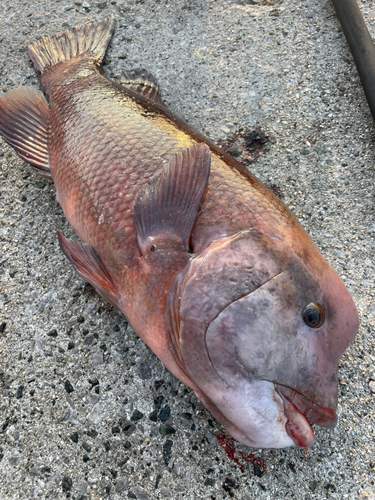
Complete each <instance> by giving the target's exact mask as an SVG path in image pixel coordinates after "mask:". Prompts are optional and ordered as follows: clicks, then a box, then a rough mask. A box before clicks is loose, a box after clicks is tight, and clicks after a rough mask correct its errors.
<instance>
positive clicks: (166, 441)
mask: <svg viewBox="0 0 375 500" xmlns="http://www.w3.org/2000/svg"><path fill="white" fill-rule="evenodd" d="M359 4H360V7H361V9H362V11H363V14H364V17H365V20H366V22H367V25H368V27H369V30H370V32H371V33H372V35H373V36H375V8H374V4H373V2H372V0H362V1H360V2H359ZM0 11H1V16H0V46H1V50H0V69H1V71H0V94H1V95H2V94H3V93H5V92H6V91H8V90H10V89H12V88H14V87H16V86H19V85H32V86H35V87H38V81H37V78H36V74H35V71H34V69H33V67H32V64H31V62H30V61H29V59H28V56H27V53H26V43H27V41H28V40H31V39H36V38H38V37H41V36H44V35H47V34H55V33H57V32H59V31H62V30H64V29H68V28H69V27H72V26H75V25H79V24H83V23H86V22H89V21H91V20H99V19H102V18H103V17H105V16H107V15H108V14H110V13H111V12H113V13H114V14H115V16H116V19H117V29H116V32H115V35H114V37H113V40H112V43H111V46H110V49H109V51H108V54H107V57H106V61H105V65H104V72H105V74H106V75H107V76H108V77H110V78H114V77H116V76H119V75H120V74H121V71H122V70H123V69H130V68H135V67H143V68H146V69H147V70H149V71H151V72H152V73H153V74H154V75H156V77H157V78H158V80H159V83H160V86H161V89H162V91H163V99H164V101H165V102H166V103H167V104H168V106H170V108H171V109H172V110H173V111H174V112H175V113H177V114H178V115H180V116H182V117H183V118H185V119H186V120H187V121H188V122H189V123H190V124H191V125H193V126H194V127H196V128H197V129H198V130H200V131H202V132H203V133H205V134H206V135H207V136H209V137H210V138H211V139H213V140H215V141H218V142H220V143H221V144H223V145H226V147H228V148H231V153H232V154H233V155H234V156H237V157H239V158H240V159H241V160H242V161H243V162H244V163H245V164H246V165H247V166H248V168H250V170H251V171H252V172H253V173H254V174H256V175H257V176H258V177H259V178H260V179H261V180H262V181H263V182H265V183H266V184H267V185H269V186H270V187H271V188H272V189H274V190H275V192H277V193H278V194H279V195H280V196H282V198H283V201H284V203H285V204H286V205H287V206H288V207H289V208H290V209H291V210H292V211H293V212H294V213H295V215H296V216H297V217H298V219H299V220H300V222H301V223H302V225H303V226H304V227H305V228H306V229H307V231H308V233H309V234H310V235H311V237H312V239H313V240H314V242H315V243H316V245H317V246H318V247H319V249H320V251H321V252H322V254H323V255H324V256H325V257H326V258H327V259H328V261H329V262H330V263H331V265H332V266H333V267H334V268H335V269H336V271H337V272H338V273H339V275H340V276H341V277H342V279H343V280H344V282H345V284H346V286H347V287H348V289H349V290H350V292H351V293H352V295H353V297H354V300H355V302H356V304H357V307H358V310H359V313H360V320H361V326H360V331H359V333H358V336H357V338H356V340H355V342H354V343H353V344H352V345H351V346H350V347H349V349H348V350H347V351H346V353H345V354H344V355H343V356H342V358H341V360H340V371H339V394H340V399H339V410H338V412H339V423H338V426H337V428H336V429H334V430H333V431H327V430H324V429H316V441H317V442H316V444H315V445H314V447H313V448H311V449H309V450H307V451H306V452H304V451H302V450H299V449H286V450H249V449H248V448H246V447H244V446H242V445H239V444H238V443H235V449H236V452H235V453H236V454H235V457H237V458H238V459H239V458H240V452H242V453H243V454H244V455H245V457H246V456H247V455H248V454H249V452H251V451H252V452H253V453H254V455H255V456H256V457H260V458H261V459H263V460H264V461H265V463H266V466H267V470H266V471H263V470H262V468H261V467H259V466H258V465H252V464H251V463H249V462H244V461H243V460H242V461H241V460H240V463H241V464H242V465H243V467H242V468H239V467H238V465H237V464H236V463H235V462H234V461H233V460H230V459H229V458H228V456H227V454H226V452H225V450H224V449H223V448H222V447H221V446H220V444H219V442H218V439H217V437H216V436H217V435H218V434H220V432H222V429H221V428H220V426H219V425H218V424H217V423H216V422H215V420H214V419H213V418H212V417H211V415H210V414H209V413H208V412H207V411H206V410H205V408H204V407H203V406H202V405H201V404H200V403H199V402H198V401H197V399H196V398H195V396H194V394H193V393H192V392H191V391H190V390H189V389H187V388H186V387H185V386H184V385H183V384H181V383H180V382H179V381H178V380H176V379H175V378H174V377H173V376H172V375H170V374H169V372H168V371H167V370H166V369H165V368H164V367H163V365H162V364H161V363H160V362H159V361H158V360H157V359H156V357H155V356H154V355H153V353H152V352H150V351H149V349H148V348H147V347H146V346H145V345H144V344H143V343H142V342H141V341H140V340H139V339H138V338H137V336H136V335H135V333H134V332H133V331H132V329H131V328H130V327H129V325H128V323H127V321H126V319H125V318H124V317H123V316H122V315H121V314H120V313H119V312H118V311H116V310H115V309H114V308H113V307H111V306H110V305H108V304H107V303H105V302H104V301H103V300H102V299H101V298H100V297H99V296H98V295H97V294H96V293H95V291H94V290H93V288H92V287H91V286H89V285H87V284H85V283H84V282H83V281H82V280H80V279H79V278H78V277H77V276H76V275H75V274H74V272H73V269H72V267H71V266H70V265H69V263H68V262H67V261H66V259H65V257H64V256H63V254H62V253H61V252H60V250H59V248H58V244H57V237H56V230H57V229H59V230H61V231H62V232H63V233H64V234H65V235H66V236H67V237H71V236H72V230H71V229H70V228H69V226H68V224H67V222H66V221H65V219H64V217H63V214H62V211H61V209H60V207H59V205H58V203H57V201H56V198H55V191H54V188H53V185H52V183H50V182H49V181H47V180H44V179H42V178H40V177H39V176H38V174H37V173H34V172H33V171H32V169H31V168H30V167H28V166H27V165H26V164H24V163H23V162H22V161H21V160H20V159H19V158H18V157H17V156H16V154H15V153H14V152H13V151H12V150H11V148H10V147H8V146H7V145H6V144H5V143H4V142H3V141H1V143H0V164H1V179H0V180H1V185H0V189H1V192H0V194H1V197H0V211H1V212H0V236H1V242H0V280H1V294H0V395H1V396H0V397H1V399H0V477H1V480H0V498H1V499H4V500H5V499H28V498H40V499H53V498H56V499H60V498H61V499H64V498H70V499H75V500H78V499H79V500H83V499H85V500H86V499H93V500H94V499H107V498H108V499H114V500H117V499H123V498H135V499H152V500H153V499H165V498H169V499H176V500H182V499H186V500H190V499H191V500H193V499H194V500H198V499H212V500H216V499H224V498H236V499H241V500H249V499H255V498H256V499H284V498H288V499H291V498H294V499H298V500H299V499H305V500H310V499H326V498H329V499H340V500H341V499H348V500H354V499H358V498H359V499H375V484H374V482H375V445H374V438H375V428H374V417H375V414H374V409H375V387H374V384H375V376H374V361H375V350H374V325H375V291H374V266H375V260H374V255H375V254H374V238H375V218H374V206H375V203H374V201H375V200H374V179H375V169H374V156H375V133H374V123H373V121H372V118H371V114H370V111H369V109H368V107H367V103H366V101H365V98H364V95H363V91H362V88H361V84H360V81H359V78H358V76H357V73H356V69H355V66H354V63H353V60H352V57H351V55H350V53H349V50H348V48H347V45H346V42H345V38H344V36H343V33H342V30H341V28H340V26H339V24H338V21H337V19H336V17H335V14H334V10H333V7H332V5H331V3H330V1H328V0H320V1H317V2H312V1H308V0H284V1H278V0H257V1H250V0H237V1H230V0H216V1H213V0H207V1H205V0H174V1H172V0H127V1H126V2H125V1H122V0H111V1H101V2H81V1H76V2H70V1H68V0H50V1H47V0H34V1H33V2H21V1H20V0H13V1H12V2H11V1H9V0H0Z"/></svg>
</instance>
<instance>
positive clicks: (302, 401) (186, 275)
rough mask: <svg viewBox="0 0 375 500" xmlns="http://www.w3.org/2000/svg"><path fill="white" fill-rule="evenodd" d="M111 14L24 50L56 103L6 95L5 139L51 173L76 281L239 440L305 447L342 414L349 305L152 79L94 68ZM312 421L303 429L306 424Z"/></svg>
mask: <svg viewBox="0 0 375 500" xmlns="http://www.w3.org/2000/svg"><path fill="white" fill-rule="evenodd" d="M113 29H114V20H113V18H107V19H104V20H103V21H100V22H98V23H92V24H89V25H87V26H83V27H78V28H74V29H73V30H71V31H68V32H65V33H61V34H58V35H54V36H50V37H45V38H42V39H41V40H39V41H35V42H31V43H30V44H29V55H30V57H31V59H32V61H33V63H34V65H35V67H36V69H37V71H38V73H39V76H40V81H41V85H42V87H43V88H44V90H45V91H46V93H47V95H48V96H49V99H50V107H48V104H47V101H46V100H45V98H44V96H43V95H42V94H41V93H40V92H38V91H36V90H34V89H30V88H27V87H26V88H25V87H24V88H20V89H15V90H13V91H11V92H9V93H8V94H6V95H5V96H4V97H3V98H1V99H0V133H1V134H2V135H3V137H4V139H5V140H6V141H7V142H8V143H9V144H10V145H11V146H13V147H14V149H15V150H16V151H17V152H18V154H19V155H20V156H21V157H22V158H23V159H25V160H26V161H28V162H29V163H30V164H31V165H32V166H33V167H34V168H35V169H37V170H39V171H40V173H41V174H42V175H44V176H45V177H48V178H50V179H52V180H53V181H54V184H55V187H56V191H57V199H58V201H59V203H60V204H61V206H62V208H63V211H64V213H65V215H66V217H67V219H68V221H69V223H70V224H71V225H72V227H73V229H74V230H75V232H76V233H77V235H78V237H79V238H80V240H81V241H70V240H67V239H66V238H65V237H64V235H63V234H62V233H60V232H58V239H59V243H60V247H61V249H62V251H63V252H64V254H65V255H66V256H67V258H68V259H69V261H70V262H71V264H72V265H73V266H74V268H75V270H76V272H77V273H78V275H79V276H81V278H83V279H84V280H86V281H87V282H89V283H91V284H92V285H93V286H94V287H95V288H96V289H97V291H98V292H99V293H100V294H101V295H102V296H104V297H105V298H106V299H107V300H109V301H110V302H111V303H112V304H113V305H114V306H115V307H117V308H118V309H120V310H121V311H122V312H123V313H124V314H125V315H126V317H127V319H128V320H129V322H130V323H131V325H132V327H133V328H134V330H135V331H136V332H137V334H138V335H139V336H140V337H141V338H142V339H143V340H144V341H145V342H146V343H147V345H148V346H149V347H150V348H151V349H152V350H153V352H154V353H155V354H156V355H157V356H158V357H159V358H160V359H161V361H162V362H163V363H164V364H165V366H166V367H167V368H168V369H169V370H170V371H171V372H172V373H173V374H174V375H175V376H176V377H178V378H179V379H180V380H181V381H183V382H184V383H185V384H186V385H188V386H189V387H191V388H192V389H193V390H194V392H195V394H196V395H197V397H198V398H199V399H200V400H201V401H202V403H203V404H204V405H205V406H206V407H207V408H208V409H209V410H210V411H211V413H212V414H213V416H214V417H215V418H216V419H217V420H218V421H219V422H220V423H221V424H222V425H223V426H224V427H225V429H226V430H227V431H228V432H229V433H230V434H231V435H232V436H233V437H234V438H236V439H237V440H239V441H240V442H242V443H244V444H246V445H248V446H256V447H258V448H259V447H264V448H272V447H275V448H282V447H286V446H300V447H302V448H305V447H308V446H311V445H312V444H313V442H314V432H313V430H312V428H311V426H310V423H315V424H317V425H320V426H323V427H328V428H332V427H333V426H334V425H335V424H336V422H337V417H336V414H335V410H336V406H337V370H338V360H339V357H340V355H341V354H342V352H343V351H344V350H345V349H346V347H347V346H348V345H349V343H350V342H351V340H352V339H353V338H354V336H355V334H356V331H357V329H358V315H357V311H356V308H355V305H354V303H353V301H352V299H351V297H350V295H349V293H348V291H347V290H346V289H345V286H344V284H343V283H342V281H341V280H340V278H339V277H338V276H337V274H336V273H335V271H334V270H333V269H332V268H331V267H330V266H329V264H328V263H327V262H326V261H325V260H324V259H323V257H322V256H321V255H320V253H319V252H318V250H317V248H316V247H315V246H314V244H313V242H312V241H311V239H310V238H309V237H308V235H307V234H306V232H305V231H304V230H303V228H302V227H301V226H300V224H299V223H298V221H297V220H296V219H295V217H294V216H293V215H292V214H291V213H290V212H289V211H288V210H287V208H286V207H285V206H284V205H283V204H282V203H281V202H280V200H278V199H277V198H276V197H275V196H274V195H273V194H272V193H271V192H270V191H268V189H267V188H265V186H263V184H261V182H260V181H258V180H257V179H256V178H255V177H254V176H252V175H251V174H250V173H249V172H248V171H247V170H246V169H245V168H244V167H243V166H241V165H240V164H239V163H238V162H237V161H236V160H235V159H233V158H232V157H231V156H229V155H227V154H226V153H224V152H223V151H222V150H221V149H220V148H218V147H217V146H216V145H215V144H213V143H212V142H211V141H209V140H208V139H206V138H205V137H204V136H203V135H201V134H200V133H199V132H197V131H195V130H194V129H192V128H191V127H190V126H188V125H187V124H186V123H184V122H183V121H182V120H180V119H179V118H177V117H175V116H174V115H173V114H172V113H171V112H170V111H169V110H168V109H167V108H166V107H165V106H164V105H163V104H161V98H160V94H159V90H158V85H157V83H156V80H155V78H154V77H153V76H152V75H149V74H148V72H147V71H146V70H133V71H127V72H126V74H125V75H124V77H123V79H122V82H123V85H122V86H121V85H118V84H115V83H112V82H110V81H109V80H107V79H106V78H105V77H104V76H103V75H101V73H100V71H99V69H100V66H101V62H102V59H103V57H104V53H105V50H106V47H107V45H108V43H109V40H110V38H111V35H112V32H113ZM309 422H310V423H309Z"/></svg>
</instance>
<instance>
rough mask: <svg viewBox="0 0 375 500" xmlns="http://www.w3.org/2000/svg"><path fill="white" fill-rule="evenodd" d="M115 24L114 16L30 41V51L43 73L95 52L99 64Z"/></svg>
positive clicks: (38, 68) (33, 60) (93, 55)
mask: <svg viewBox="0 0 375 500" xmlns="http://www.w3.org/2000/svg"><path fill="white" fill-rule="evenodd" d="M114 27H115V18H114V16H109V17H107V18H106V19H103V20H102V21H99V22H96V23H90V24H85V25H83V26H77V27H75V28H72V29H71V30H68V31H65V32H63V33H58V34H57V35H52V36H45V37H43V38H41V39H40V40H35V41H33V42H29V43H28V46H27V48H28V53H29V56H30V59H31V60H32V62H33V63H34V66H35V67H36V69H37V71H38V73H39V74H43V72H44V71H45V70H46V69H47V68H49V67H51V66H55V65H56V64H59V63H63V62H65V61H69V60H70V59H73V58H75V57H78V56H83V55H84V54H88V55H91V56H92V57H93V59H94V62H95V63H96V64H97V65H98V66H99V65H100V64H101V62H102V60H103V57H104V54H105V52H106V50H107V46H108V44H109V42H110V40H111V37H112V34H113V30H114Z"/></svg>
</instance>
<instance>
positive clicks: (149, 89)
mask: <svg viewBox="0 0 375 500" xmlns="http://www.w3.org/2000/svg"><path fill="white" fill-rule="evenodd" d="M115 81H116V82H117V83H118V84H120V85H122V86H123V87H126V88H127V89H130V90H132V91H133V92H137V94H141V95H143V97H147V99H150V100H151V101H154V102H156V103H157V104H162V101H161V93H160V88H159V83H158V81H157V79H156V78H155V76H154V75H153V74H152V73H150V72H149V71H147V70H146V69H142V68H137V69H130V70H125V71H123V72H122V74H121V75H120V76H119V77H118V78H116V80H115Z"/></svg>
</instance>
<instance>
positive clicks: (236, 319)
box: [206, 274, 312, 386]
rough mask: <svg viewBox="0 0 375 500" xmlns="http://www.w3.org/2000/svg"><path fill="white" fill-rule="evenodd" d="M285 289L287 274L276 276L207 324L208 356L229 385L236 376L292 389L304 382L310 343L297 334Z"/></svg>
mask: <svg viewBox="0 0 375 500" xmlns="http://www.w3.org/2000/svg"><path fill="white" fill-rule="evenodd" d="M276 283H278V285H277V284H276ZM283 285H286V286H287V285H288V276H285V275H282V274H280V275H278V276H276V277H275V278H273V280H271V281H269V282H268V283H265V284H264V285H263V286H261V287H260V288H258V289H257V290H255V291H253V292H252V293H250V294H248V295H246V296H245V297H242V298H241V299H239V300H237V301H235V302H233V303H232V304H230V305H229V306H228V307H226V308H225V309H224V310H223V311H222V312H221V313H220V314H219V315H218V317H217V318H216V319H215V321H213V322H212V323H211V324H210V325H209V327H208V329H207V332H206V346H207V350H208V354H209V357H210V359H211V362H212V363H213V365H214V367H215V369H216V371H217V372H218V373H219V375H220V376H221V377H222V378H223V379H224V380H226V381H227V383H228V384H229V385H231V383H232V382H231V381H232V380H235V379H236V378H237V377H238V376H239V375H240V376H241V377H245V378H246V377H256V378H258V379H263V380H269V381H275V382H278V383H281V384H285V385H292V386H296V385H300V386H304V385H307V384H308V381H309V374H310V373H311V370H312V367H311V363H312V358H311V357H309V349H308V341H306V339H305V338H304V337H303V336H301V335H299V334H298V330H299V326H300V319H299V318H298V317H297V315H296V312H295V310H294V307H293V306H294V304H292V305H289V306H288V305H287V303H286V302H285V300H286V299H285V295H284V293H283V289H284V286H283Z"/></svg>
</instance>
